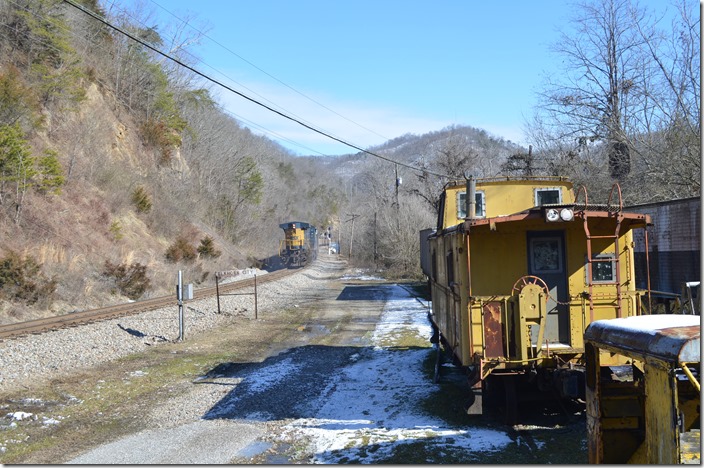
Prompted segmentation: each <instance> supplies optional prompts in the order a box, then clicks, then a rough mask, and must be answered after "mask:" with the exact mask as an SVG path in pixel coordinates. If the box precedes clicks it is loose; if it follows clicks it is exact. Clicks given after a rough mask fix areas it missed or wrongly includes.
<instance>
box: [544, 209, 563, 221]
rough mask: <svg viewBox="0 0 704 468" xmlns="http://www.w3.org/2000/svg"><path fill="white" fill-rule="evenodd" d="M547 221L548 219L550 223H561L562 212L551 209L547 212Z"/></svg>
mask: <svg viewBox="0 0 704 468" xmlns="http://www.w3.org/2000/svg"><path fill="white" fill-rule="evenodd" d="M545 219H547V220H548V221H549V222H551V223H552V222H555V221H559V219H560V212H559V211H557V210H556V209H555V208H550V209H549V210H547V211H546V212H545Z"/></svg>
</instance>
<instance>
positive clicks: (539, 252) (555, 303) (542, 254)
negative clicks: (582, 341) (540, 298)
mask: <svg viewBox="0 0 704 468" xmlns="http://www.w3.org/2000/svg"><path fill="white" fill-rule="evenodd" d="M564 246H565V234H564V232H563V231H530V232H528V273H529V274H530V275H534V276H537V277H539V278H540V279H542V280H543V281H545V283H546V284H547V285H548V290H549V293H550V297H549V298H548V302H547V320H546V322H547V323H546V325H545V332H544V339H545V340H548V341H549V342H550V343H553V344H554V343H561V344H565V345H569V344H570V329H569V308H568V306H567V305H565V304H564V303H566V302H567V299H568V297H569V295H568V291H567V269H566V265H565V247H564ZM560 302H562V303H563V304H560ZM537 336H538V330H533V333H532V339H533V344H536V343H535V341H536V340H537ZM543 344H544V343H541V346H542V345H543Z"/></svg>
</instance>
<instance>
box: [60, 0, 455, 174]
mask: <svg viewBox="0 0 704 468" xmlns="http://www.w3.org/2000/svg"><path fill="white" fill-rule="evenodd" d="M63 1H64V3H67V4H69V5H71V6H72V7H74V8H76V9H78V10H79V11H82V12H83V13H85V14H87V15H89V16H91V17H92V18H94V19H96V20H97V21H99V22H101V23H103V24H104V25H106V26H108V27H109V28H111V29H113V30H115V31H117V32H119V33H120V34H123V35H125V36H127V37H129V38H130V39H132V40H133V41H135V42H137V43H139V44H141V45H142V46H144V47H146V48H148V49H149V50H151V51H153V52H155V53H156V54H158V55H161V56H163V57H165V58H166V59H168V60H171V61H173V62H174V63H176V64H178V65H180V66H182V67H184V68H186V69H188V70H190V71H191V72H193V73H195V74H196V75H198V76H200V77H201V78H204V79H205V80H207V81H210V82H212V83H213V84H216V85H217V86H220V87H222V88H224V89H226V90H228V91H230V92H231V93H234V94H236V95H238V96H240V97H241V98H243V99H246V100H247V101H250V102H252V103H253V104H256V105H258V106H260V107H263V108H264V109H267V110H268V111H270V112H273V113H274V114H277V115H279V116H281V117H283V118H285V119H287V120H290V121H292V122H294V123H296V124H298V125H300V126H302V127H304V128H307V129H308V130H311V131H313V132H315V133H318V134H320V135H322V136H325V137H327V138H329V139H331V140H334V141H337V142H338V143H342V144H343V145H346V146H349V147H350V148H354V149H356V150H358V151H360V152H362V153H364V154H368V155H370V156H373V157H376V158H379V159H382V160H384V161H387V162H390V163H393V164H397V165H398V166H402V167H406V168H408V169H411V170H413V171H416V172H421V173H423V174H429V175H434V176H436V177H440V178H450V176H448V175H446V174H438V173H436V172H433V171H429V170H427V169H421V168H417V167H414V166H411V165H410V164H406V163H403V162H400V161H395V160H393V159H391V158H388V157H386V156H382V155H380V154H378V153H375V152H372V151H369V150H366V149H364V148H362V147H360V146H358V145H355V144H353V143H350V142H348V141H346V140H343V139H342V138H338V137H336V136H334V135H332V134H330V133H329V132H325V131H323V130H320V129H317V128H315V127H314V126H312V125H310V124H308V123H305V122H303V121H301V120H300V119H296V118H294V117H291V116H290V115H288V114H286V113H284V112H282V111H280V110H278V109H275V108H273V107H271V106H269V105H267V104H265V103H263V102H260V101H258V100H256V99H254V98H252V97H250V96H248V95H247V94H245V93H243V92H241V91H238V90H236V89H234V88H232V87H230V86H228V85H226V84H225V83H222V82H221V81H218V80H216V79H215V78H212V77H210V76H208V75H206V74H205V73H203V72H201V71H200V70H198V69H196V68H195V67H192V66H190V65H188V64H186V63H184V62H183V61H181V60H179V59H178V58H175V57H172V56H171V55H169V54H167V53H165V52H162V51H161V50H159V49H158V48H156V47H154V46H152V45H151V44H149V43H148V42H146V41H143V40H141V39H139V38H138V37H135V36H134V35H133V34H131V33H129V32H128V31H125V30H124V29H122V28H120V27H118V26H115V25H113V24H112V23H110V22H109V21H107V20H106V19H104V18H102V17H101V16H99V15H98V14H96V13H95V12H93V11H91V10H89V9H87V8H85V7H83V6H82V5H79V4H77V3H75V2H74V1H73V0H63Z"/></svg>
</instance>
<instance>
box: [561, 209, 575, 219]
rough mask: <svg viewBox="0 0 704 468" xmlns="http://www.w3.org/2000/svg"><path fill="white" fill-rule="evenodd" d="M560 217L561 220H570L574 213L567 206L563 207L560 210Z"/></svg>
mask: <svg viewBox="0 0 704 468" xmlns="http://www.w3.org/2000/svg"><path fill="white" fill-rule="evenodd" d="M560 219H562V220H563V221H572V220H573V219H574V213H573V212H572V210H570V209H569V208H563V209H562V211H560Z"/></svg>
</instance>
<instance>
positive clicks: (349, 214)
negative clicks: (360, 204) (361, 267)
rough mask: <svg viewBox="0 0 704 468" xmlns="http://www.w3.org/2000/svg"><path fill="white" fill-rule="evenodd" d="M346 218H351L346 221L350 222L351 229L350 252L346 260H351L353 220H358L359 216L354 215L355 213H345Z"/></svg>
mask: <svg viewBox="0 0 704 468" xmlns="http://www.w3.org/2000/svg"><path fill="white" fill-rule="evenodd" d="M347 216H352V218H351V219H348V220H347V221H352V228H351V230H350V250H349V254H348V256H347V257H348V258H349V259H351V258H352V240H353V238H354V220H355V219H357V218H359V217H360V216H361V215H358V214H355V213H347Z"/></svg>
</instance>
